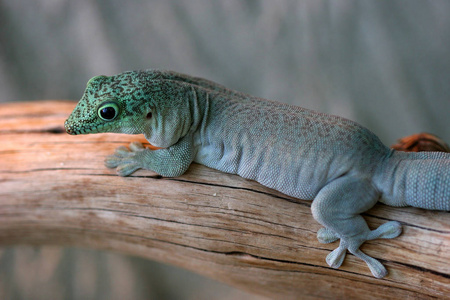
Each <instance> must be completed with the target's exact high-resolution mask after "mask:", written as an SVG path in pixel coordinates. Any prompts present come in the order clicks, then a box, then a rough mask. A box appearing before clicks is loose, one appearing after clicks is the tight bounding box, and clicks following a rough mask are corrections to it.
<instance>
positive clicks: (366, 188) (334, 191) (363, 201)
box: [311, 176, 401, 278]
mask: <svg viewBox="0 0 450 300" xmlns="http://www.w3.org/2000/svg"><path fill="white" fill-rule="evenodd" d="M378 196H379V194H378V191H377V190H376V189H375V188H374V187H373V185H372V184H371V182H370V181H369V180H367V179H363V178H358V177H351V176H343V177H340V178H338V179H336V180H334V181H332V182H330V183H328V184H327V185H326V186H324V187H323V188H322V189H321V190H320V191H319V193H318V194H317V196H316V198H315V199H314V201H313V204H312V206H311V210H312V213H313V216H314V218H315V219H316V220H317V221H318V222H319V223H321V224H322V225H323V226H325V228H322V229H320V230H319V232H318V234H317V237H318V239H319V242H322V243H330V242H333V241H335V240H337V239H340V245H339V247H338V248H337V249H335V250H334V251H333V252H331V253H330V254H329V255H328V256H327V259H326V261H327V263H328V265H330V266H331V267H333V268H339V267H340V266H341V264H342V262H343V261H344V259H345V256H346V252H347V250H349V252H350V253H352V254H353V255H355V256H357V257H358V258H360V259H362V260H363V261H364V262H366V264H367V265H368V267H369V269H370V270H371V272H372V274H373V275H374V276H375V277H377V278H382V277H384V276H385V275H386V274H387V271H386V269H385V268H384V266H383V265H382V264H381V263H380V262H379V261H378V260H376V259H374V258H372V257H370V256H368V255H367V254H365V253H363V252H362V251H361V250H360V249H359V247H360V246H361V245H362V244H363V243H364V242H365V241H368V240H372V239H377V238H394V237H397V236H398V235H399V234H400V233H401V225H400V223H398V222H387V223H385V224H383V225H381V226H380V227H378V228H377V229H375V230H370V229H369V227H368V226H367V223H366V221H365V220H364V219H363V217H361V215H360V214H361V213H362V212H365V211H367V210H368V209H370V208H371V207H372V206H373V205H375V203H376V202H377V200H378Z"/></svg>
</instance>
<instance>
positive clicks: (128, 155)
mask: <svg viewBox="0 0 450 300" xmlns="http://www.w3.org/2000/svg"><path fill="white" fill-rule="evenodd" d="M144 149H145V148H144V146H143V145H142V144H141V143H139V142H133V143H131V144H130V149H128V148H127V147H125V146H120V147H118V148H117V149H116V151H115V152H114V154H112V155H109V156H107V157H106V159H105V166H106V167H107V168H110V169H114V168H117V169H116V171H117V174H119V175H120V176H128V175H130V174H132V173H133V172H135V171H136V170H138V169H140V168H141V162H140V159H138V158H137V157H136V156H137V155H136V154H138V153H140V152H141V151H143V150H144Z"/></svg>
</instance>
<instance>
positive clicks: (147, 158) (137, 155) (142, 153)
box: [105, 135, 193, 177]
mask: <svg viewBox="0 0 450 300" xmlns="http://www.w3.org/2000/svg"><path fill="white" fill-rule="evenodd" d="M192 160H193V145H192V138H191V136H190V135H187V136H185V137H183V138H182V139H181V140H180V141H178V142H177V143H176V144H174V145H172V146H170V147H168V148H165V149H159V150H150V149H146V148H145V147H144V146H143V145H142V144H141V143H139V142H133V143H131V144H130V148H129V149H128V148H127V147H125V146H120V147H118V148H117V149H116V152H115V153H114V154H113V155H110V156H108V157H106V159H105V166H106V167H108V168H117V169H116V170H117V173H118V174H119V175H120V176H128V175H130V174H132V173H133V172H135V171H136V170H138V169H147V170H152V171H154V172H156V173H158V174H160V175H162V176H164V177H176V176H180V175H182V174H183V173H184V172H186V170H187V169H188V167H189V165H190V164H191V163H192Z"/></svg>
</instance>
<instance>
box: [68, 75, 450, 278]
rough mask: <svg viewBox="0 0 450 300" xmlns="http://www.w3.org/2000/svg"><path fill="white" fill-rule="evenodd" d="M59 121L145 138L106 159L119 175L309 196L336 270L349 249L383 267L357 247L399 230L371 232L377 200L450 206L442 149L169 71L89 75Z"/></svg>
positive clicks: (449, 156)
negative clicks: (199, 173) (369, 217)
mask: <svg viewBox="0 0 450 300" xmlns="http://www.w3.org/2000/svg"><path fill="white" fill-rule="evenodd" d="M64 126H65V129H66V132H67V133H69V134H71V135H77V134H91V133H105V132H112V133H125V134H144V136H145V138H146V139H147V141H148V142H149V143H150V144H151V145H153V146H154V148H153V149H148V148H145V147H144V146H143V145H142V144H141V143H138V142H133V143H131V144H130V145H129V148H127V147H125V146H120V147H118V148H117V149H116V151H115V152H114V154H112V155H109V156H107V157H106V159H105V165H106V167H108V168H115V169H116V171H117V173H118V175H120V176H128V175H130V174H132V173H133V172H135V171H136V170H138V169H141V168H142V169H149V170H152V171H154V172H156V173H158V174H160V175H161V176H164V177H177V176H180V175H182V174H183V173H184V172H186V170H187V169H188V168H189V166H190V164H191V163H192V162H196V163H199V164H202V165H205V166H207V167H210V168H213V169H216V170H219V171H222V172H226V173H231V174H237V175H239V176H241V177H244V178H247V179H251V180H255V181H257V182H259V183H260V184H262V185H264V186H267V187H269V188H272V189H275V190H278V191H280V192H281V193H284V194H286V195H289V196H291V197H295V198H299V199H304V200H312V204H311V212H312V215H313V217H314V219H315V220H316V221H318V222H319V223H320V224H321V225H322V226H323V227H322V228H321V229H320V230H319V231H318V232H317V238H318V240H319V242H321V243H331V242H334V241H337V240H340V244H339V246H338V247H337V248H336V249H335V250H334V251H332V252H331V253H330V254H329V255H328V256H327V257H326V262H327V263H328V265H329V266H330V267H333V268H339V267H340V266H341V264H342V263H343V261H344V259H345V256H346V254H347V251H349V252H350V253H352V254H353V255H355V256H357V257H359V258H360V259H362V260H363V261H364V262H365V263H366V264H367V266H368V267H369V269H370V271H371V273H372V274H373V276H375V277H376V278H382V277H384V276H386V275H387V270H386V268H385V267H384V266H383V264H382V263H381V262H380V261H379V260H377V259H375V258H373V257H371V256H369V255H367V254H365V253H363V252H362V251H361V250H360V249H359V248H360V246H361V245H362V244H363V243H364V242H365V241H368V240H373V239H377V238H385V239H391V238H395V237H397V236H398V235H400V234H401V231H402V229H401V228H402V227H401V224H400V222H398V221H389V222H386V223H384V224H382V225H381V226H379V227H378V228H376V229H375V230H370V229H369V227H368V225H367V223H366V221H365V220H364V218H363V217H362V216H361V213H363V212H365V211H367V210H369V209H370V208H371V207H373V206H374V205H375V204H376V203H377V202H382V203H384V204H387V205H390V206H396V207H401V206H413V207H418V208H423V209H429V210H443V211H450V153H444V152H419V153H411V152H401V151H396V150H393V149H390V148H388V147H387V146H385V145H384V144H383V143H382V142H381V141H380V139H379V138H378V137H377V136H376V135H375V134H374V133H372V132H371V131H370V130H368V129H366V128H365V127H363V126H361V125H359V124H358V123H356V122H353V121H351V120H348V119H345V118H342V117H339V116H334V115H329V114H325V113H320V112H316V111H313V110H309V109H305V108H301V107H297V106H293V105H288V104H283V103H278V102H274V101H271V100H265V99H261V98H258V97H254V96H251V95H248V94H245V93H242V92H237V91H234V90H231V89H228V88H226V87H224V86H222V85H220V84H218V83H215V82H212V81H209V80H206V79H202V78H199V77H193V76H189V75H185V74H181V73H177V72H173V71H164V70H139V71H128V72H124V73H121V74H118V75H114V76H105V75H100V76H96V77H93V78H92V79H90V80H89V82H88V83H87V86H86V89H85V92H84V94H83V96H82V98H81V100H80V101H79V102H78V104H77V106H76V107H75V109H74V110H73V112H72V113H71V114H70V116H69V117H68V119H67V120H66V121H65V124H64ZM154 149H157V150H154Z"/></svg>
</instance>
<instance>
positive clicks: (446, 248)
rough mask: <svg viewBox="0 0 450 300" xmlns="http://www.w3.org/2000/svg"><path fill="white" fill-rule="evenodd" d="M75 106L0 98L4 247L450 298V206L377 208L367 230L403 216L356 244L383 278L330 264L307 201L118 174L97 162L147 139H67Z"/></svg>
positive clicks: (248, 283) (280, 282)
mask: <svg viewBox="0 0 450 300" xmlns="http://www.w3.org/2000/svg"><path fill="white" fill-rule="evenodd" d="M74 105H75V103H73V102H61V101H46V102H34V103H16V104H2V105H0V140H1V143H0V245H17V244H32V245H35V244H38V245H42V244H54V245H64V246H68V245H75V246H82V247H89V248H97V249H103V250H114V251H118V252H122V253H127V254H131V255H137V256H141V257H145V258H149V259H154V260H158V261H161V262H165V263H170V264H173V265H177V266H180V267H183V268H186V269H189V270H192V271H195V272H197V273H200V274H203V275H205V276H209V277H211V278H214V279H217V280H219V281H223V282H226V283H228V284H230V285H232V286H235V287H238V288H241V289H244V290H246V291H250V292H253V293H257V294H261V295H267V296H270V297H273V298H284V299H285V298H300V297H302V298H315V297H330V298H344V297H346V298H348V297H350V298H364V299H379V298H384V299H388V298H396V299H399V298H406V297H408V298H414V297H417V298H433V297H448V295H449V294H450V219H449V213H447V212H434V211H425V210H420V209H415V208H393V207H388V206H385V205H382V204H378V205H376V207H374V208H373V209H372V210H370V211H369V212H367V213H366V214H365V215H364V216H365V218H366V219H367V221H368V223H369V225H370V226H371V227H376V226H378V225H380V224H382V223H384V222H386V221H388V220H397V221H400V222H402V223H403V225H404V227H403V234H402V235H401V236H400V237H398V238H396V239H394V240H388V241H386V240H375V241H371V242H367V243H366V244H365V245H363V247H362V250H363V251H365V252H366V253H368V254H369V255H372V256H374V257H376V258H378V259H380V260H381V261H382V262H383V263H384V264H385V266H386V267H387V268H388V271H389V275H388V276H387V277H386V278H384V279H375V278H373V277H372V275H371V274H370V272H369V270H368V268H367V266H366V265H365V263H363V262H362V261H360V260H359V259H357V258H355V257H354V256H352V255H347V258H346V260H345V262H344V264H343V266H342V267H341V268H340V269H337V270H335V269H332V268H330V267H328V266H327V264H326V262H325V257H326V255H327V254H328V253H329V252H330V251H331V250H333V249H334V248H336V247H337V243H332V244H329V245H323V244H320V243H319V242H318V241H317V239H316V232H317V230H318V229H319V228H320V225H319V224H318V223H317V222H316V221H315V220H314V219H313V218H312V216H311V212H310V205H311V203H310V202H309V201H302V200H297V199H294V198H290V197H287V196H285V195H283V194H281V193H278V192H276V191H273V190H270V189H268V188H265V187H263V186H261V185H259V184H258V183H256V182H253V181H249V180H245V179H242V178H240V177H238V176H234V175H229V174H224V173H220V172H217V171H214V170H211V169H209V168H206V167H204V166H200V165H197V164H193V165H192V166H191V168H190V169H189V171H188V172H187V173H186V174H185V175H183V176H181V177H179V178H162V177H160V176H158V175H156V174H155V173H152V172H150V171H144V170H140V171H138V172H136V173H135V174H133V176H131V177H127V178H122V177H119V176H116V175H115V173H114V171H112V170H109V169H106V168H105V167H104V166H103V159H104V157H105V156H106V155H108V154H110V153H111V152H112V151H113V150H114V148H116V147H117V146H119V145H127V144H128V143H130V142H131V141H134V140H142V141H144V139H143V137H142V136H130V135H118V134H97V135H84V136H69V135H67V134H66V133H64V131H63V122H64V119H65V118H66V117H67V116H68V115H69V113H70V112H71V110H72V109H73V107H74Z"/></svg>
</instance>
